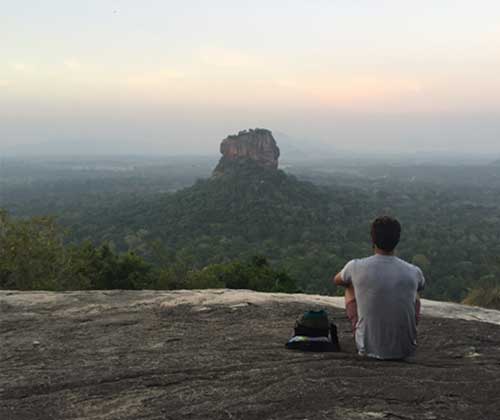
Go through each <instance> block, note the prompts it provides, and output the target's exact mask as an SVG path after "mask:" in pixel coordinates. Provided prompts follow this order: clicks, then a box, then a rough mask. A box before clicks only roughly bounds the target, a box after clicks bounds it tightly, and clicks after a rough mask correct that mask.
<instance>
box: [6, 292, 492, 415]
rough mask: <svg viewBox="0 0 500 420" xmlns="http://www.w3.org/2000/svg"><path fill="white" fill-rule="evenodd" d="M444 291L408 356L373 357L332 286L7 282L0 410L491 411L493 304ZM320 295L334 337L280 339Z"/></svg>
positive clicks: (218, 412)
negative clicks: (38, 287)
mask: <svg viewBox="0 0 500 420" xmlns="http://www.w3.org/2000/svg"><path fill="white" fill-rule="evenodd" d="M443 305H444V306H443ZM443 305H440V304H438V303H436V302H434V303H431V302H427V303H426V302H424V316H423V319H422V322H421V324H420V325H419V351H418V354H417V357H416V358H415V359H414V360H412V361H409V362H381V361H375V360H369V359H364V358H361V357H359V356H357V355H356V351H355V347H354V342H353V338H352V334H351V333H350V327H349V323H348V320H347V318H346V316H345V314H344V312H343V310H342V309H340V308H338V306H339V300H338V299H335V298H327V297H314V296H312V297H311V296H305V295H291V296H290V295H278V294H261V293H254V292H242V291H224V290H211V291H189V292H187V291H178V292H163V291H162V292H155V291H144V292H133V291H95V292H69V293H45V292H6V291H3V292H0V419H2V420H7V419H15V420H17V419H19V420H21V419H23V420H29V419H181V418H182V419H259V420H262V419H377V418H383V419H500V399H499V395H500V326H499V325H497V324H495V323H494V320H495V316H498V312H496V311H491V312H481V311H479V313H481V314H482V316H484V317H486V320H488V316H489V315H491V319H492V322H480V321H471V320H469V319H475V318H474V316H472V318H470V317H469V318H467V316H465V315H467V314H470V313H471V312H470V311H471V310H472V311H474V310H473V309H470V308H467V307H461V306H460V305H454V306H453V310H454V311H455V315H454V316H453V317H451V315H449V316H450V318H442V317H435V316H432V315H436V314H437V313H439V310H438V309H439V308H441V309H442V308H445V309H443V311H444V312H448V313H450V310H448V311H447V310H446V305H445V304H443ZM432 307H434V309H432ZM317 308H326V309H328V311H329V313H330V315H331V317H332V318H333V320H334V321H335V322H336V323H337V325H338V326H339V333H340V342H341V345H342V347H343V351H342V352H340V353H302V352H297V351H288V350H286V349H285V348H284V344H285V342H286V340H287V339H288V337H289V336H290V334H291V332H292V327H293V324H294V322H295V319H296V318H297V317H298V316H299V315H300V314H301V313H302V312H303V311H304V310H307V309H317ZM426 308H428V309H426ZM461 308H462V309H461ZM461 314H465V315H464V316H460V315H461ZM454 318H465V319H454ZM478 319H479V318H478ZM483 320H484V319H483Z"/></svg>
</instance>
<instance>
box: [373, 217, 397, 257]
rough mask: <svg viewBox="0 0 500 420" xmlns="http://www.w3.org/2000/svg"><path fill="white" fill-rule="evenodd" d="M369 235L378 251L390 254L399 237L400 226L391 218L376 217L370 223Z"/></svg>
mask: <svg viewBox="0 0 500 420" xmlns="http://www.w3.org/2000/svg"><path fill="white" fill-rule="evenodd" d="M371 235H372V242H373V244H374V245H376V247H377V248H378V249H381V250H382V251H386V252H392V251H393V250H394V248H396V246H397V244H398V243H399V239H400V237H401V224H400V223H399V222H398V221H397V220H396V219H394V218H393V217H389V216H382V217H377V218H376V219H375V220H374V221H373V223H372V227H371Z"/></svg>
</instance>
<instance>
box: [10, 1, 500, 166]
mask: <svg viewBox="0 0 500 420" xmlns="http://www.w3.org/2000/svg"><path fill="white" fill-rule="evenodd" d="M499 22H500V3H498V2H496V1H493V0H491V1H489V0H479V1H477V2H470V1H463V0H442V1H440V2H439V4H436V2H435V1H430V0H427V1H422V2H418V3H415V2H412V1H409V0H399V1H396V0H380V1H377V2H373V1H368V0H360V1H357V2H352V1H347V0H345V1H341V0H339V1H327V0H317V1H314V2H306V1H302V0H290V1H286V2H283V1H274V2H272V3H270V2H268V1H266V2H264V1H262V0H258V1H254V2H252V3H251V4H245V5H242V4H238V5H236V4H235V3H234V2H230V1H229V0H216V1H213V2H210V3H208V2H201V1H194V0H191V1H188V0H186V1H185V2H182V4H179V3H178V2H173V1H155V0H150V1H147V2H141V3H140V5H139V4H138V3H137V2H133V1H132V0H115V1H97V0H89V1H86V2H82V3H78V4H77V3H73V2H71V3H70V2H66V1H62V0H47V1H45V2H43V4H42V3H40V4H37V5H33V4H28V3H27V2H22V1H20V2H16V3H9V4H5V5H3V8H2V16H1V17H0V47H1V48H2V52H3V54H2V57H1V58H0V63H1V65H0V153H4V154H5V153H7V154H14V155H16V154H19V155H23V154H30V153H31V154H33V153H35V154H36V152H37V148H40V149H43V151H44V153H47V154H51V153H56V154H57V153H60V152H61V151H64V149H71V147H75V149H74V150H75V152H77V151H78V149H83V150H85V149H87V150H88V152H89V153H90V154H103V153H104V154H106V153H108V152H110V151H113V150H115V151H116V152H117V153H129V152H130V153H144V154H158V153H159V154H170V155H174V154H217V153H218V145H219V143H220V141H221V140H222V139H223V138H225V137H226V136H227V135H229V134H233V133H236V132H238V131H239V130H242V129H246V128H253V127H265V128H269V129H271V130H272V131H273V132H275V133H284V134H285V135H286V136H289V137H290V138H292V139H295V140H294V141H295V142H298V143H299V144H301V145H304V144H309V145H310V147H311V149H321V150H332V151H335V150H343V151H352V152H356V153H359V152H363V153H369V152H371V151H379V152H384V151H387V152H391V153H415V152H418V153H420V152H435V153H443V152H447V151H449V152H450V153H454V154H457V153H458V154H467V153H470V154H475V155H477V154H479V155H486V154H491V155H492V157H493V159H494V158H495V157H497V156H498V157H500V141H499V140H500V139H499V133H500V23H499ZM72 145H75V146H72Z"/></svg>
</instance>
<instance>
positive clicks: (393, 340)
mask: <svg viewBox="0 0 500 420" xmlns="http://www.w3.org/2000/svg"><path fill="white" fill-rule="evenodd" d="M342 278H343V281H344V282H345V283H347V284H352V285H353V287H354V293H355V297H356V302H357V310H358V323H357V326H356V344H357V347H358V350H359V351H360V353H362V354H366V355H368V356H372V357H377V358H381V359H401V358H405V357H408V356H412V355H413V354H414V353H415V349H416V338H417V331H416V313H415V302H416V299H417V291H420V290H422V289H423V287H424V283H425V280H424V276H423V274H422V271H421V270H420V269H419V268H418V267H416V266H414V265H412V264H408V263H407V262H405V261H403V260H401V259H399V258H397V257H395V256H392V255H374V256H371V257H368V258H363V259H359V260H352V261H350V262H349V263H348V264H347V265H346V267H345V268H344V270H342Z"/></svg>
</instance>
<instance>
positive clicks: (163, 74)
mask: <svg viewBox="0 0 500 420" xmlns="http://www.w3.org/2000/svg"><path fill="white" fill-rule="evenodd" d="M184 77H185V74H184V73H183V72H181V71H177V70H173V69H164V70H159V71H153V72H146V73H141V74H134V75H131V76H128V77H126V78H125V80H124V82H125V84H127V85H129V86H133V87H148V86H150V87H154V86H161V85H165V84H169V83H171V82H172V81H178V80H180V79H184Z"/></svg>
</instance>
